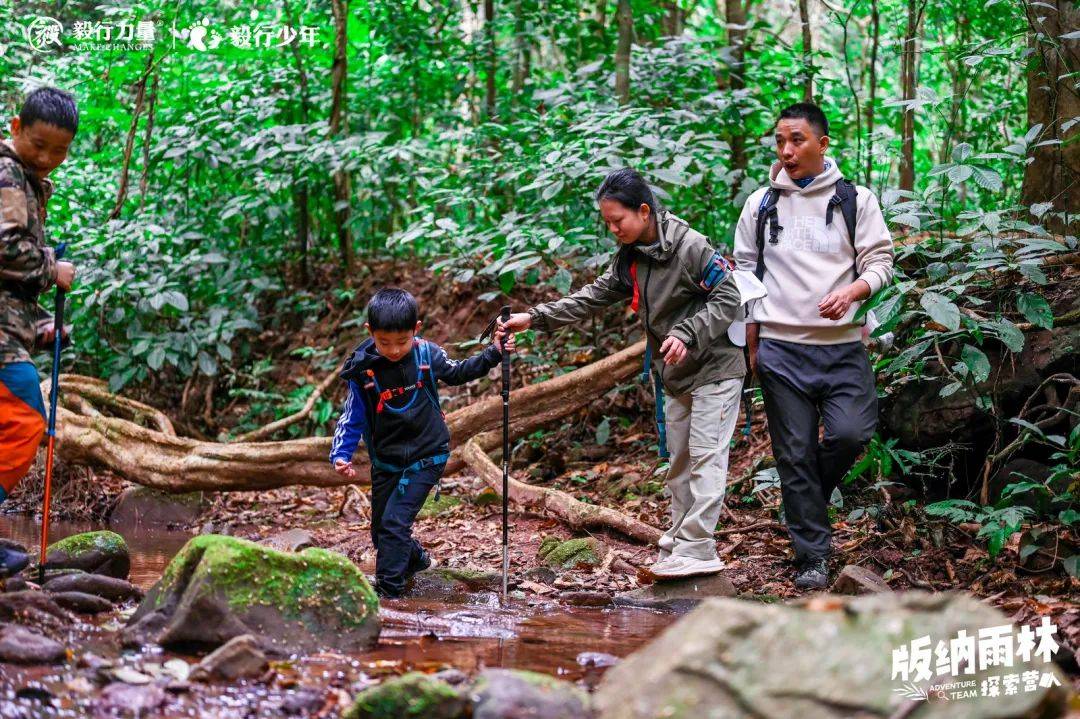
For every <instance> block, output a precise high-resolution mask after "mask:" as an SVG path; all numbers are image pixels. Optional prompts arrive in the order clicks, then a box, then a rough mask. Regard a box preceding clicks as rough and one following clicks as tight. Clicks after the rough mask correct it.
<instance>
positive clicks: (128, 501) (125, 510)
mask: <svg viewBox="0 0 1080 719" xmlns="http://www.w3.org/2000/svg"><path fill="white" fill-rule="evenodd" d="M206 504H207V503H206V499H205V497H204V495H203V493H202V492H188V493H186V494H168V493H166V492H159V491H158V490H156V489H150V488H149V487H128V488H127V489H125V490H124V491H123V492H121V493H120V497H119V499H117V500H116V506H114V507H113V510H112V513H110V514H109V525H110V526H114V527H129V526H131V525H134V524H142V525H145V526H151V527H176V526H187V525H189V524H191V523H192V522H194V521H195V520H197V519H198V518H199V515H200V514H202V511H203V509H205V508H206Z"/></svg>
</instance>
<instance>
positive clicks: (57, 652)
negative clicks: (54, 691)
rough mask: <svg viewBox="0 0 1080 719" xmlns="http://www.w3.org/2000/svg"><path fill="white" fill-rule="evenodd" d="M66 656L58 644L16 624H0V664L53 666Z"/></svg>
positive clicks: (62, 646) (62, 647) (61, 646)
mask: <svg viewBox="0 0 1080 719" xmlns="http://www.w3.org/2000/svg"><path fill="white" fill-rule="evenodd" d="M66 656H67V651H66V650H65V649H64V645H63V644H61V643H60V642H57V641H54V640H52V639H49V638H48V637H46V636H43V635H41V634H38V633H37V632H34V631H31V630H29V629H27V628H26V627H22V626H19V625H18V624H0V662H10V663H12V664H55V663H57V662H62V661H63V660H64V659H65V658H66Z"/></svg>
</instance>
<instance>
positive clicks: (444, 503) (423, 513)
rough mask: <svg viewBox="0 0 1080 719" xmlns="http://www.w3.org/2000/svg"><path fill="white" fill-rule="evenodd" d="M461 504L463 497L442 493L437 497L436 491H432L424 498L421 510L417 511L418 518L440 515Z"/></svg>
mask: <svg viewBox="0 0 1080 719" xmlns="http://www.w3.org/2000/svg"><path fill="white" fill-rule="evenodd" d="M459 504H461V497H453V496H451V495H449V494H441V495H439V498H438V499H435V493H434V492H432V493H431V494H429V495H428V498H427V499H426V500H424V506H423V507H421V508H420V512H419V513H417V515H416V517H417V519H430V518H431V517H438V516H439V515H440V514H444V513H446V512H448V511H449V510H451V509H453V508H454V507H456V506H458V505H459Z"/></svg>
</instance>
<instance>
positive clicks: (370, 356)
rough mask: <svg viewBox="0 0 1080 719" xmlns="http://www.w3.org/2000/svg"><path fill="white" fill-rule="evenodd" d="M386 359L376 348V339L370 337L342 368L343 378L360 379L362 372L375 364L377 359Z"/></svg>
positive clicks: (359, 346) (354, 351) (358, 347)
mask: <svg viewBox="0 0 1080 719" xmlns="http://www.w3.org/2000/svg"><path fill="white" fill-rule="evenodd" d="M380 359H384V357H383V356H382V355H381V354H379V352H378V350H376V349H375V340H373V339H371V338H370V337H369V338H367V339H366V340H364V341H363V342H361V343H360V344H359V345H358V346H357V348H356V349H355V350H353V353H352V355H351V356H350V357H349V359H347V360H345V367H344V368H343V369H342V370H341V378H342V379H359V377H360V374H361V373H362V372H364V371H365V370H367V369H368V368H370V367H371V365H373V364H374V363H375V362H376V360H380Z"/></svg>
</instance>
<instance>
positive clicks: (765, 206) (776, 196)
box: [754, 187, 780, 280]
mask: <svg viewBox="0 0 1080 719" xmlns="http://www.w3.org/2000/svg"><path fill="white" fill-rule="evenodd" d="M779 200H780V192H779V191H778V190H777V189H776V188H775V187H770V188H769V189H768V190H767V191H766V192H765V196H764V197H762V198H761V204H760V205H758V215H757V225H756V234H757V251H758V256H757V267H756V268H754V274H755V275H756V276H757V278H758V280H763V279H764V277H765V223H766V222H768V223H769V241H770V242H772V243H773V244H775V243H776V239H777V236H778V233H779V231H780V227H779V225H777V224H776V222H777V220H776V203H777V202H778V201H779Z"/></svg>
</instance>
